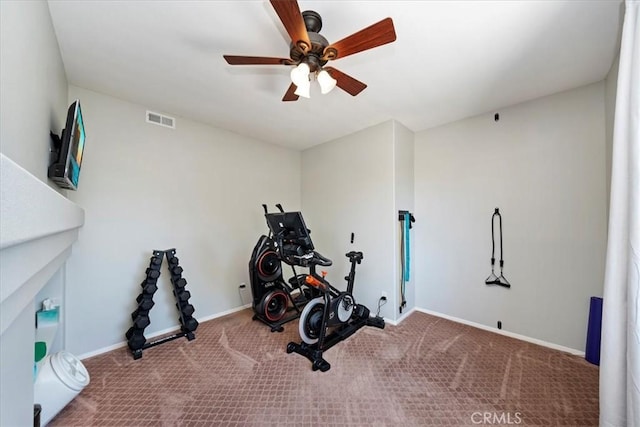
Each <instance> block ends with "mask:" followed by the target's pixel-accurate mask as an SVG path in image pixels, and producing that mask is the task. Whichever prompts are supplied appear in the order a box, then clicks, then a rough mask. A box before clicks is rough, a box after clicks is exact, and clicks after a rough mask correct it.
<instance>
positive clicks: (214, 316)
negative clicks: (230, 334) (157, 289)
mask: <svg viewBox="0 0 640 427" xmlns="http://www.w3.org/2000/svg"><path fill="white" fill-rule="evenodd" d="M249 307H251V304H250V303H249V304H245V305H241V306H240V307H236V308H232V309H230V310H225V311H222V312H220V313H216V314H212V315H211V316H205V317H199V318H196V320H197V321H198V322H199V323H202V322H206V321H208V320H213V319H217V318H218V317H223V316H226V315H228V314H232V313H236V312H238V311H242V310H244V309H245V308H249ZM178 329H180V325H178V324H176V325H175V326H172V327H170V328H167V329H163V330H161V331H157V332H154V333H153V334H151V335H149V336H148V337H147V339H153V338H156V337H159V336H160V335H164V334H168V333H170V332H174V331H176V330H178ZM126 345H127V342H126V341H122V342H119V343H117V344H113V345H110V346H107V347H103V348H100V349H98V350H94V351H90V352H88V353H84V354H81V355H80V356H77V357H78V359H80V360H84V359H88V358H90V357H94V356H99V355H101V354H103V353H106V352H108V351H111V350H116V349H118V348H121V347H125V346H126Z"/></svg>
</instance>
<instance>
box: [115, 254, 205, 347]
mask: <svg viewBox="0 0 640 427" xmlns="http://www.w3.org/2000/svg"><path fill="white" fill-rule="evenodd" d="M165 256H166V258H167V264H168V266H169V273H170V274H171V284H172V286H173V295H174V296H175V298H176V307H177V309H178V312H179V313H180V318H179V319H178V320H179V321H180V325H181V326H180V332H178V333H176V334H173V335H169V336H166V337H163V338H160V339H158V340H156V341H152V342H147V339H146V338H145V336H144V330H145V328H146V327H147V326H149V324H150V323H151V322H150V320H149V311H150V310H151V308H152V307H153V306H154V304H155V303H154V302H153V294H155V292H156V291H157V290H158V286H157V283H158V278H159V277H160V268H161V267H162V260H163V258H164V257H165ZM178 262H179V260H178V257H177V256H176V250H175V249H167V250H164V251H159V250H154V251H153V255H152V256H151V260H150V262H149V268H147V269H146V270H145V273H146V277H145V280H144V281H143V282H142V283H141V284H140V286H141V287H142V292H141V293H140V295H138V297H137V298H136V302H137V303H138V307H137V308H136V309H135V310H134V311H133V313H131V320H132V326H131V327H130V328H129V330H128V331H127V333H126V334H125V337H126V338H127V344H128V346H129V349H130V350H131V353H132V354H133V358H134V359H140V358H141V357H142V350H145V349H147V348H149V347H154V346H156V345H159V344H163V343H165V342H167V341H172V340H175V339H177V338H182V337H187V339H188V340H189V341H191V340H193V339H195V337H196V336H195V334H194V331H195V330H196V329H197V328H198V321H197V320H196V319H195V318H194V317H193V312H194V311H195V309H194V308H193V305H191V304H189V298H191V293H190V292H189V291H188V290H186V289H185V287H186V285H187V281H186V280H185V279H184V278H183V277H182V272H183V269H182V267H180V265H179V264H178Z"/></svg>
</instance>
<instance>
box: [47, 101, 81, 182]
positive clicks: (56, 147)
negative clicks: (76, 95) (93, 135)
mask: <svg viewBox="0 0 640 427" xmlns="http://www.w3.org/2000/svg"><path fill="white" fill-rule="evenodd" d="M85 137H86V135H85V130H84V120H83V119H82V110H81V109H80V100H79V99H76V100H75V101H74V102H73V103H72V104H71V105H70V106H69V110H67V119H66V122H65V127H64V129H63V130H62V134H61V135H60V136H58V135H56V134H54V133H53V132H51V139H52V140H53V147H52V149H51V159H50V162H49V173H48V175H49V178H50V179H51V180H52V181H53V182H55V183H56V184H57V185H58V186H59V187H62V188H67V189H69V190H77V189H78V181H79V180H80V167H81V166H82V154H83V152H84V142H85Z"/></svg>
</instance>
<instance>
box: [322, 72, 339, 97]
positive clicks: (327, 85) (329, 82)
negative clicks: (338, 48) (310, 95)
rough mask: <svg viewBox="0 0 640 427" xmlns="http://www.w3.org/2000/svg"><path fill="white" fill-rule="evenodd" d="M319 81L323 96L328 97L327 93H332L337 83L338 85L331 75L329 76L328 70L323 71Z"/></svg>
mask: <svg viewBox="0 0 640 427" xmlns="http://www.w3.org/2000/svg"><path fill="white" fill-rule="evenodd" d="M317 80H318V84H319V85H320V92H321V93H322V94H323V95H326V94H327V93H329V92H331V91H332V90H333V88H334V87H336V83H338V81H337V80H336V79H334V78H333V77H331V74H329V72H327V70H321V71H320V72H319V73H318V78H317Z"/></svg>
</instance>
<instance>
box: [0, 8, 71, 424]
mask: <svg viewBox="0 0 640 427" xmlns="http://www.w3.org/2000/svg"><path fill="white" fill-rule="evenodd" d="M0 58H1V59H0V93H2V96H1V97H0V151H1V152H2V153H3V154H4V155H6V156H7V157H8V158H10V159H12V160H13V161H14V162H16V163H17V164H18V165H19V166H21V167H22V168H24V169H25V170H27V171H28V172H30V174H31V175H33V176H34V177H36V178H37V179H39V180H41V181H43V182H45V183H47V167H48V162H49V147H50V138H49V131H54V132H56V133H59V132H60V130H61V128H62V126H63V122H64V117H65V115H66V108H67V81H66V77H65V72H64V67H63V64H62V58H61V56H60V52H59V49H58V43H57V40H56V36H55V33H54V31H53V25H52V22H51V17H50V15H49V7H48V5H47V3H46V2H45V1H29V2H19V1H1V2H0ZM10 184H11V183H8V182H2V183H0V185H2V186H4V185H10ZM4 190H5V189H4V188H3V194H4ZM4 203H7V201H6V200H3V204H4ZM6 207H7V206H6V205H5V206H3V208H6ZM49 208H50V206H49V205H47V204H46V202H44V201H42V202H41V205H40V206H34V207H33V209H39V210H41V211H42V212H47V211H48V210H49ZM7 219H8V218H6V217H5V216H4V215H3V216H2V218H0V220H1V221H2V222H3V223H4V222H5V221H6V220H7ZM3 228H4V225H3ZM3 253H4V251H3ZM5 267H6V265H5ZM36 282H37V281H36ZM4 285H5V284H4V283H3V286H4ZM3 294H4V292H3ZM5 297H6V295H3V299H4V298H5ZM34 313H35V306H34V303H31V304H28V305H27V306H26V307H25V308H24V309H22V311H21V312H20V314H19V315H18V316H17V317H16V318H15V320H13V321H12V323H11V324H10V325H3V327H2V329H3V331H4V332H3V333H2V335H1V336H0V343H1V344H0V366H1V373H0V425H3V426H5V425H6V426H14V425H31V424H32V423H33V362H32V359H33V344H34V339H35V329H34ZM5 327H6V329H5Z"/></svg>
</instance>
